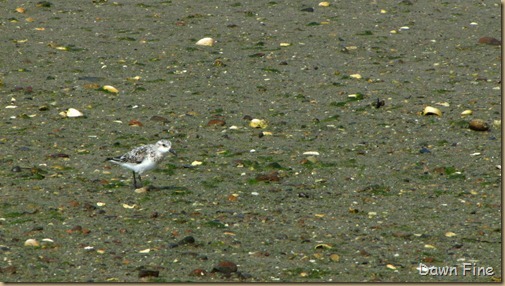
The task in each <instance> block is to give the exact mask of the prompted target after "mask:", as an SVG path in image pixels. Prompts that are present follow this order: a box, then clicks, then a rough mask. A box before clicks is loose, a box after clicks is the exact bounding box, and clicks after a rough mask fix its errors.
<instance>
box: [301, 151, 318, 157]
mask: <svg viewBox="0 0 505 286" xmlns="http://www.w3.org/2000/svg"><path fill="white" fill-rule="evenodd" d="M303 155H311V156H319V152H317V151H307V152H303Z"/></svg>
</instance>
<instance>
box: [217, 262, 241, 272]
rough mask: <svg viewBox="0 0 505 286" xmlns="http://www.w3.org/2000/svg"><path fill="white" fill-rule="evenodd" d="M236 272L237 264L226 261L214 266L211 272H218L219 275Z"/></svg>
mask: <svg viewBox="0 0 505 286" xmlns="http://www.w3.org/2000/svg"><path fill="white" fill-rule="evenodd" d="M237 270H238V267H237V264H235V263H233V262H231V261H228V260H224V261H221V262H219V263H218V264H217V265H216V266H214V268H213V269H212V272H213V273H214V272H220V273H223V274H230V273H232V272H237Z"/></svg>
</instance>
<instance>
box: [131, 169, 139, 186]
mask: <svg viewBox="0 0 505 286" xmlns="http://www.w3.org/2000/svg"><path fill="white" fill-rule="evenodd" d="M132 173H133V188H135V189H136V188H138V187H137V178H136V177H135V171H132Z"/></svg>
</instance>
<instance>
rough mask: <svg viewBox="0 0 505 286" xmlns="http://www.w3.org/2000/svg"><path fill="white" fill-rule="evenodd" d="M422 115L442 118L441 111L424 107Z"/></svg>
mask: <svg viewBox="0 0 505 286" xmlns="http://www.w3.org/2000/svg"><path fill="white" fill-rule="evenodd" d="M423 115H437V116H442V111H440V109H438V108H436V107H432V106H426V107H425V108H424V110H423Z"/></svg>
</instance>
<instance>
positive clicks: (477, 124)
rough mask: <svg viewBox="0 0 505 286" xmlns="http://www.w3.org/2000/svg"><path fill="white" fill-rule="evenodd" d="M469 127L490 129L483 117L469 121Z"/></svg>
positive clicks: (478, 129)
mask: <svg viewBox="0 0 505 286" xmlns="http://www.w3.org/2000/svg"><path fill="white" fill-rule="evenodd" d="M468 127H469V128H470V129H471V130H474V131H488V130H489V124H488V123H487V122H486V121H484V120H482V119H472V120H470V122H469V123H468Z"/></svg>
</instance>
